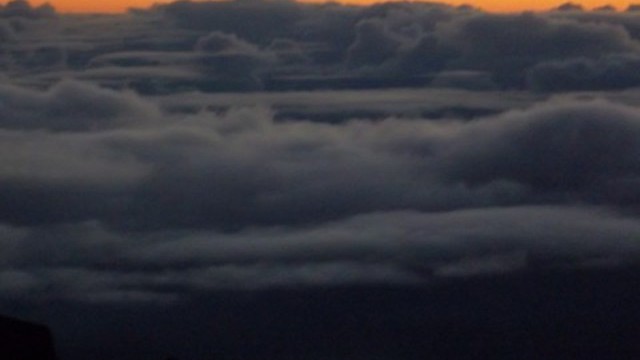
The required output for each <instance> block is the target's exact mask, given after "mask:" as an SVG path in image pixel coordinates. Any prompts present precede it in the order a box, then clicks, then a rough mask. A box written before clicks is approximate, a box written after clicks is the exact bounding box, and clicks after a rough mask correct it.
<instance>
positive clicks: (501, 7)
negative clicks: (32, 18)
mask: <svg viewBox="0 0 640 360" xmlns="http://www.w3.org/2000/svg"><path fill="white" fill-rule="evenodd" d="M7 1H8V0H0V3H6V2H7ZM307 1H308V0H307ZM311 1H314V0H311ZM339 1H342V2H346V3H360V4H366V3H370V2H372V0H339ZM375 1H377V0H373V2H375ZM44 2H49V3H50V4H52V5H54V6H55V7H56V9H58V11H61V12H119V11H123V10H125V9H127V8H129V7H147V6H149V5H151V4H153V3H157V2H169V0H164V1H163V0H102V1H88V0H49V1H44V0H31V3H32V4H34V5H38V4H42V3H44ZM440 2H444V3H449V4H453V5H460V4H471V5H474V6H478V7H481V8H483V9H485V10H489V11H500V12H505V11H520V10H528V9H530V10H545V9H549V8H553V7H555V6H557V5H558V4H560V3H562V2H565V0H508V1H507V0H441V1H440ZM572 2H575V3H580V4H582V5H583V6H584V7H586V8H593V7H597V6H602V5H607V4H609V5H614V6H616V7H617V8H618V9H624V8H626V7H627V6H628V5H629V4H630V3H636V2H637V3H640V0H635V1H633V0H610V1H607V0H573V1H572Z"/></svg>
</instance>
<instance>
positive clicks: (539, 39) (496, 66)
mask: <svg viewBox="0 0 640 360" xmlns="http://www.w3.org/2000/svg"><path fill="white" fill-rule="evenodd" d="M506 29H509V30H508V31H506ZM439 34H440V39H441V41H443V42H444V43H445V44H447V45H448V46H451V47H453V48H454V49H456V50H457V51H458V52H459V53H460V56H459V57H458V58H456V59H454V60H452V62H451V64H452V65H453V64H455V65H454V66H456V67H459V68H468V69H477V70H488V71H491V72H492V73H493V74H494V76H495V79H496V80H497V81H498V82H499V83H501V84H503V85H511V86H513V85H516V86H517V85H521V82H522V81H523V77H524V71H525V70H526V69H527V68H529V67H531V66H534V65H536V64H537V63H539V62H542V61H550V60H562V59H568V58H574V57H587V58H597V57H599V56H603V55H607V54H615V53H621V52H637V51H638V49H639V48H638V44H637V43H636V42H635V41H634V40H633V39H632V38H631V37H630V36H629V34H628V33H627V32H626V31H625V29H624V28H622V27H621V26H618V25H613V24H607V23H583V22H577V21H572V20H568V19H555V18H552V17H548V16H544V15H535V14H532V13H524V14H521V15H486V14H480V15H476V16H471V17H468V18H461V19H457V20H454V21H452V22H451V23H447V24H444V25H443V26H442V28H441V30H440V32H439Z"/></svg>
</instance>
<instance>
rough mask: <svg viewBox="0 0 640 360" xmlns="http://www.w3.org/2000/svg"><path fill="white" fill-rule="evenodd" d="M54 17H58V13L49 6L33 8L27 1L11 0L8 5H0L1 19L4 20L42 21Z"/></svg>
mask: <svg viewBox="0 0 640 360" xmlns="http://www.w3.org/2000/svg"><path fill="white" fill-rule="evenodd" d="M54 16H56V11H55V9H54V8H53V7H52V6H51V5H49V4H43V5H40V6H37V7H33V6H31V4H30V3H29V2H28V1H25V0H11V1H9V2H8V3H7V4H6V5H0V17H2V18H11V17H20V18H26V19H41V18H51V17H54Z"/></svg>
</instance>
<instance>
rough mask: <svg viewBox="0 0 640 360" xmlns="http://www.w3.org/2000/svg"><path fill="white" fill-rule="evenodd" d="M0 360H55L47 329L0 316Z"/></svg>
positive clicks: (51, 337) (50, 335)
mask: <svg viewBox="0 0 640 360" xmlns="http://www.w3.org/2000/svg"><path fill="white" fill-rule="evenodd" d="M0 358H1V359H3V360H56V359H57V358H56V355H55V349H54V346H53V336H52V334H51V331H50V330H49V328H48V327H46V326H44V325H40V324H34V323H29V322H26V321H21V320H17V319H13V318H9V317H6V316H0Z"/></svg>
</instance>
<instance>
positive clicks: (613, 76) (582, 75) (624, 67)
mask: <svg viewBox="0 0 640 360" xmlns="http://www.w3.org/2000/svg"><path fill="white" fill-rule="evenodd" d="M639 62H640V57H638V56H637V55H610V56H606V57H603V58H599V59H595V60H592V59H585V58H577V59H571V60H566V61H556V62H547V63H540V64H538V65H536V66H534V67H533V68H532V69H531V70H530V71H529V73H528V74H527V82H528V87H529V88H531V89H532V90H536V91H572V90H573V91H575V90H583V91H584V90H598V89H600V90H607V89H611V90H615V89H624V88H631V87H636V86H638V85H640V79H639V78H638V75H637V71H636V69H637V67H638V65H639Z"/></svg>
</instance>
